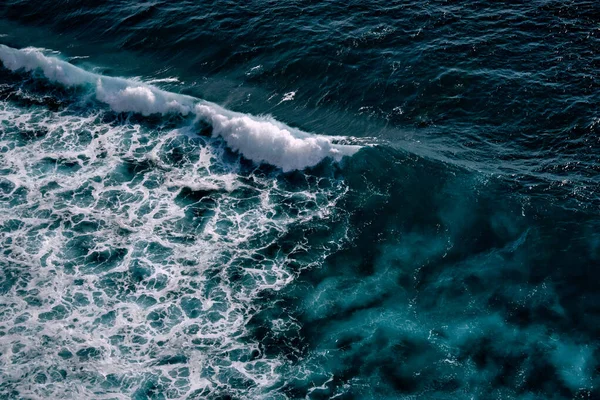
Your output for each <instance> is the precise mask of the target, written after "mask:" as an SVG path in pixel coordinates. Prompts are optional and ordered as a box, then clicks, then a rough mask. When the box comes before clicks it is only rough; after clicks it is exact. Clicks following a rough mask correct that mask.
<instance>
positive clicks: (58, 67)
mask: <svg viewBox="0 0 600 400" xmlns="http://www.w3.org/2000/svg"><path fill="white" fill-rule="evenodd" d="M0 60H1V61H2V63H3V64H4V66H5V67H6V68H8V69H9V70H11V71H18V70H25V71H41V72H42V73H43V75H44V76H45V77H46V78H47V79H49V80H50V81H53V82H57V83H60V84H62V85H65V86H69V87H71V86H88V87H89V88H90V89H91V90H93V91H94V93H95V96H96V99H97V100H99V101H100V102H102V103H106V104H108V106H109V107H110V108H111V109H112V110H113V111H116V112H134V113H139V114H142V115H146V116H147V115H151V114H163V115H164V114H170V113H178V114H181V115H188V114H190V113H193V114H195V115H196V117H197V119H203V120H206V121H208V122H210V123H211V124H212V125H213V135H214V136H217V135H218V136H221V137H222V138H223V139H224V140H225V141H226V142H227V144H228V146H229V147H230V148H231V149H233V150H235V151H238V152H240V153H241V154H243V155H244V157H246V158H248V159H250V160H252V161H255V162H257V163H262V162H264V163H268V164H271V165H275V166H277V167H280V168H281V169H282V170H283V171H284V172H288V171H292V170H295V169H304V168H307V167H311V166H314V165H316V164H318V163H319V162H321V161H322V160H323V159H324V158H327V157H331V158H333V159H334V160H336V161H340V160H341V159H342V158H343V157H344V156H351V155H353V154H354V153H356V152H357V151H358V150H359V149H360V146H352V145H341V144H336V143H334V139H333V138H331V137H328V136H321V135H314V134H310V133H307V132H303V131H301V130H299V129H294V128H292V127H289V126H287V125H285V124H282V123H280V122H278V121H276V120H274V119H273V118H271V117H256V116H252V115H249V114H243V113H237V112H233V111H230V110H226V109H224V108H222V107H220V106H218V105H217V104H214V103H211V102H208V101H205V100H202V99H198V98H195V97H191V96H185V95H181V94H177V93H172V92H167V91H164V90H161V89H159V88H157V87H155V86H152V85H149V84H146V83H143V82H136V81H133V80H130V79H125V78H115V77H109V76H103V75H99V74H95V73H92V72H89V71H86V70H84V69H81V68H79V67H76V66H74V65H72V64H70V63H68V62H66V61H63V60H60V59H58V58H56V57H48V56H45V55H44V54H42V52H41V51H40V50H39V49H35V48H24V49H14V48H11V47H8V46H5V45H0Z"/></svg>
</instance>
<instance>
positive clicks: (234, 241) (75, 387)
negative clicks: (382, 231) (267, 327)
mask: <svg viewBox="0 0 600 400" xmlns="http://www.w3.org/2000/svg"><path fill="white" fill-rule="evenodd" d="M142 94H143V93H142ZM194 112H195V111H194ZM223 112H224V113H226V114H227V116H224V117H223V118H225V119H226V120H227V121H229V120H235V119H236V118H237V117H239V116H240V114H235V113H229V112H227V111H226V110H224V111H223ZM103 113H104V112H103V111H98V112H97V113H96V115H86V116H80V115H78V114H76V115H73V113H71V112H70V111H69V110H64V111H61V112H55V111H50V110H46V109H44V108H43V107H31V108H28V109H27V108H26V109H20V108H18V107H15V106H13V105H11V104H9V103H8V102H7V101H4V100H0V121H3V123H2V124H0V148H3V160H4V165H3V167H4V172H3V174H2V176H1V177H0V178H1V179H0V180H1V181H3V182H2V183H3V187H2V190H0V221H15V220H18V221H19V224H18V225H15V226H14V229H11V230H9V231H3V234H2V235H0V248H2V250H3V251H6V253H5V254H6V257H5V258H6V260H5V263H6V264H7V265H10V266H11V267H10V268H12V270H14V269H15V268H19V269H26V270H27V274H25V275H23V277H22V278H19V279H21V280H20V281H19V283H15V284H14V285H12V286H11V287H10V288H9V289H7V290H8V291H7V292H5V293H4V294H3V297H2V302H3V304H5V305H6V307H5V310H3V312H2V313H1V315H0V329H2V331H3V332H6V335H5V336H4V337H3V340H2V341H0V381H2V382H6V385H8V387H18V391H19V395H18V396H17V397H26V398H32V399H42V398H85V397H89V398H99V399H101V398H104V399H108V398H119V399H120V398H123V399H124V398H131V397H132V396H134V394H135V391H136V390H137V389H138V388H140V387H142V386H143V385H144V381H145V380H146V379H147V377H154V378H156V379H157V381H159V382H162V383H161V385H163V386H161V390H163V389H162V388H165V389H164V390H167V388H168V390H169V391H170V393H171V396H172V397H174V398H175V397H176V398H192V397H194V396H198V392H201V393H202V395H203V396H205V397H206V396H208V395H213V396H215V397H216V396H217V395H218V394H220V393H227V394H231V395H233V396H234V397H236V398H241V397H249V398H257V399H259V398H267V396H266V395H265V396H263V393H266V392H268V391H271V390H273V389H272V388H273V387H274V385H275V384H277V383H278V382H281V380H282V379H283V372H282V368H284V367H285V365H286V363H287V362H288V361H287V360H285V359H284V358H280V357H276V356H270V355H267V354H262V353H261V351H260V346H259V343H258V342H257V341H255V340H254V339H252V335H251V331H250V328H249V327H248V321H249V320H250V319H251V318H252V317H253V316H254V315H255V314H256V313H257V312H258V311H260V309H261V306H262V300H261V299H262V297H261V296H262V293H264V291H265V290H275V291H277V290H281V289H282V288H284V287H285V286H286V285H288V284H289V283H290V282H291V281H292V280H293V279H294V278H295V276H296V274H298V273H299V271H298V265H297V264H296V262H297V260H296V257H295V254H297V253H299V252H300V251H303V252H306V253H307V254H309V255H310V259H305V261H304V263H303V264H302V266H303V267H305V266H309V265H310V262H314V263H319V262H321V260H323V259H324V258H325V257H326V256H327V255H328V254H330V251H331V250H330V246H329V245H328V244H327V245H322V244H318V245H317V246H315V245H313V244H311V243H309V242H308V239H307V238H303V239H302V240H299V241H298V243H297V244H296V245H295V247H294V248H292V249H289V248H287V247H286V246H282V244H285V241H282V238H285V237H286V236H287V233H288V232H290V230H292V229H295V227H297V226H298V225H299V224H303V223H306V222H308V221H323V223H325V222H327V221H331V218H332V217H333V216H334V215H336V218H337V216H338V215H339V212H340V211H339V209H338V207H337V206H336V204H337V202H338V201H339V200H340V199H341V198H342V196H344V194H345V193H346V190H347V188H346V186H345V184H344V183H343V182H342V181H337V180H334V179H331V180H329V178H320V179H318V180H317V179H313V180H309V181H307V187H306V188H305V190H302V191H297V190H296V188H293V189H292V190H290V188H287V189H286V187H285V185H282V184H281V182H280V181H279V180H280V179H281V178H282V177H281V176H279V175H276V174H256V175H255V174H253V173H250V174H249V175H248V174H247V173H245V172H242V171H243V170H245V169H244V168H242V166H241V163H240V162H239V160H235V161H227V162H225V157H223V152H224V151H225V150H224V146H222V143H220V141H218V140H214V139H204V138H199V137H198V136H196V135H190V134H188V133H189V132H187V131H186V130H187V129H189V128H183V129H164V130H162V128H160V127H155V126H153V127H152V128H151V129H148V128H147V127H144V126H140V125H135V124H131V123H130V122H128V121H119V122H114V121H113V122H110V123H109V122H106V121H104V119H103V118H102V114H103ZM217 114H219V113H217ZM219 115H220V114H219ZM242 116H243V115H242ZM227 121H225V122H224V123H226V122H227ZM274 125H275V126H276V127H277V129H281V126H282V125H278V124H277V123H274ZM41 131H44V132H47V133H46V134H45V135H41V136H39V137H36V138H35V139H31V140H29V139H28V140H24V139H22V137H21V135H20V133H23V132H41ZM205 141H210V142H213V144H214V145H212V146H205V145H204V144H205ZM17 142H19V143H20V145H14V143H17ZM173 148H179V149H180V150H181V152H182V153H183V152H184V150H185V151H187V153H186V154H187V155H193V156H189V157H184V158H183V160H179V161H177V162H175V161H173V160H171V159H170V158H169V156H170V155H171V154H172V149H173ZM52 160H56V162H54V163H53V162H52ZM61 160H66V161H68V162H69V163H76V164H78V165H77V167H76V168H70V167H66V168H63V169H61V166H60V164H61V162H60V161H61ZM147 160H151V161H152V162H151V163H149V165H150V166H149V167H148V169H147V170H139V171H141V172H139V173H138V174H136V178H133V177H132V176H129V177H127V176H123V167H124V165H126V164H127V163H131V162H133V163H134V164H136V165H147V163H146V161H147ZM63 167H64V166H63ZM144 168H145V167H144ZM321 179H326V180H327V183H326V184H321V182H322V181H321ZM183 189H186V190H187V189H191V190H193V191H208V192H211V193H210V194H208V195H207V197H208V198H207V199H205V200H209V201H206V203H202V201H203V200H198V201H196V203H192V200H193V199H188V201H189V202H190V204H188V203H187V202H184V201H180V200H181V197H180V193H183ZM20 193H21V194H20ZM20 196H24V197H20ZM194 201H195V200H194ZM201 203H202V204H201ZM200 210H201V211H202V212H203V213H198V211H200ZM287 210H289V211H287ZM200 215H202V218H201V220H200V219H199V216H200ZM338 221H339V219H338ZM86 224H87V225H86ZM82 226H87V227H88V228H85V229H84V228H82ZM341 242H343V240H339V241H334V242H332V243H331V246H339V245H340V243H341ZM279 246H281V250H280V251H278V252H277V254H276V255H272V256H269V257H265V256H264V253H263V251H264V249H266V248H270V247H273V248H275V247H279ZM117 249H125V250H126V254H125V255H123V256H122V257H121V258H120V259H119V260H118V261H117V262H115V263H114V264H112V265H109V264H110V263H104V262H99V261H98V262H96V261H94V259H89V258H88V257H93V256H94V254H97V253H99V252H105V253H106V252H108V253H111V252H113V251H115V250H117ZM315 265H316V264H315ZM140 267H144V269H145V271H147V272H145V274H146V275H144V276H143V277H139V276H138V278H136V279H134V280H133V281H132V280H131V279H132V278H135V276H136V275H135V274H133V273H132V272H131V271H132V269H134V268H140ZM6 271H9V268H6ZM234 279H235V280H234ZM152 280H155V281H156V283H152ZM160 282H163V283H162V284H161V283H160ZM240 282H242V283H240ZM130 285H131V286H130ZM21 289H23V290H25V291H26V292H27V295H24V294H23V293H21ZM24 296H29V297H28V299H29V298H30V297H31V298H32V296H33V297H35V298H36V299H39V303H38V304H37V305H32V304H29V303H28V302H26V301H25V300H23V298H24ZM144 298H145V299H146V300H150V301H145V300H143V299H144ZM77 299H79V300H77ZM186 301H198V302H199V304H198V305H195V306H194V309H195V311H194V313H195V314H187V313H186V312H185V307H184V306H185V302H186ZM57 306H62V307H64V308H63V311H62V312H61V313H60V315H58V316H57V317H56V318H55V319H50V320H48V319H47V316H48V314H49V313H50V312H52V311H53V310H54V309H55V307H57ZM107 313H112V315H113V317H112V319H110V320H109V321H105V322H102V319H103V317H104V316H106V315H107ZM157 318H158V319H159V320H160V323H154V322H156V319H157ZM293 323H294V322H293V321H292V320H290V319H288V318H285V317H284V316H281V317H280V319H279V320H277V322H275V324H276V329H279V330H282V331H283V330H285V327H286V324H293ZM42 337H44V338H48V339H47V340H46V339H44V341H42V340H40V338H42ZM91 347H93V348H94V349H95V351H96V353H95V355H94V356H93V357H91V358H88V357H86V356H85V355H82V353H79V354H78V352H85V351H86V349H88V348H91ZM66 350H68V351H69V352H71V353H72V354H71V356H70V357H67V358H63V357H61V356H59V355H58V354H59V353H61V352H62V351H66ZM174 355H183V356H185V359H183V360H181V362H179V363H174V364H170V363H165V364H162V365H159V364H158V362H159V361H160V360H164V359H167V358H169V357H171V356H174ZM6 365H9V366H10V368H3V366H6ZM63 370H64V371H69V376H68V378H67V379H66V380H65V379H64V378H61V375H60V373H59V371H63ZM75 370H76V371H77V372H76V373H71V371H75ZM180 374H181V375H180ZM40 376H43V377H44V378H43V379H44V380H46V383H39V382H38V381H36V379H38V377H40ZM110 377H115V378H114V379H113V378H110ZM111 379H113V380H111ZM109 383H110V385H114V386H110V387H108V386H106V384H109ZM107 387H108V388H107ZM173 393H174V394H173ZM268 398H272V396H270V397H268Z"/></svg>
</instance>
